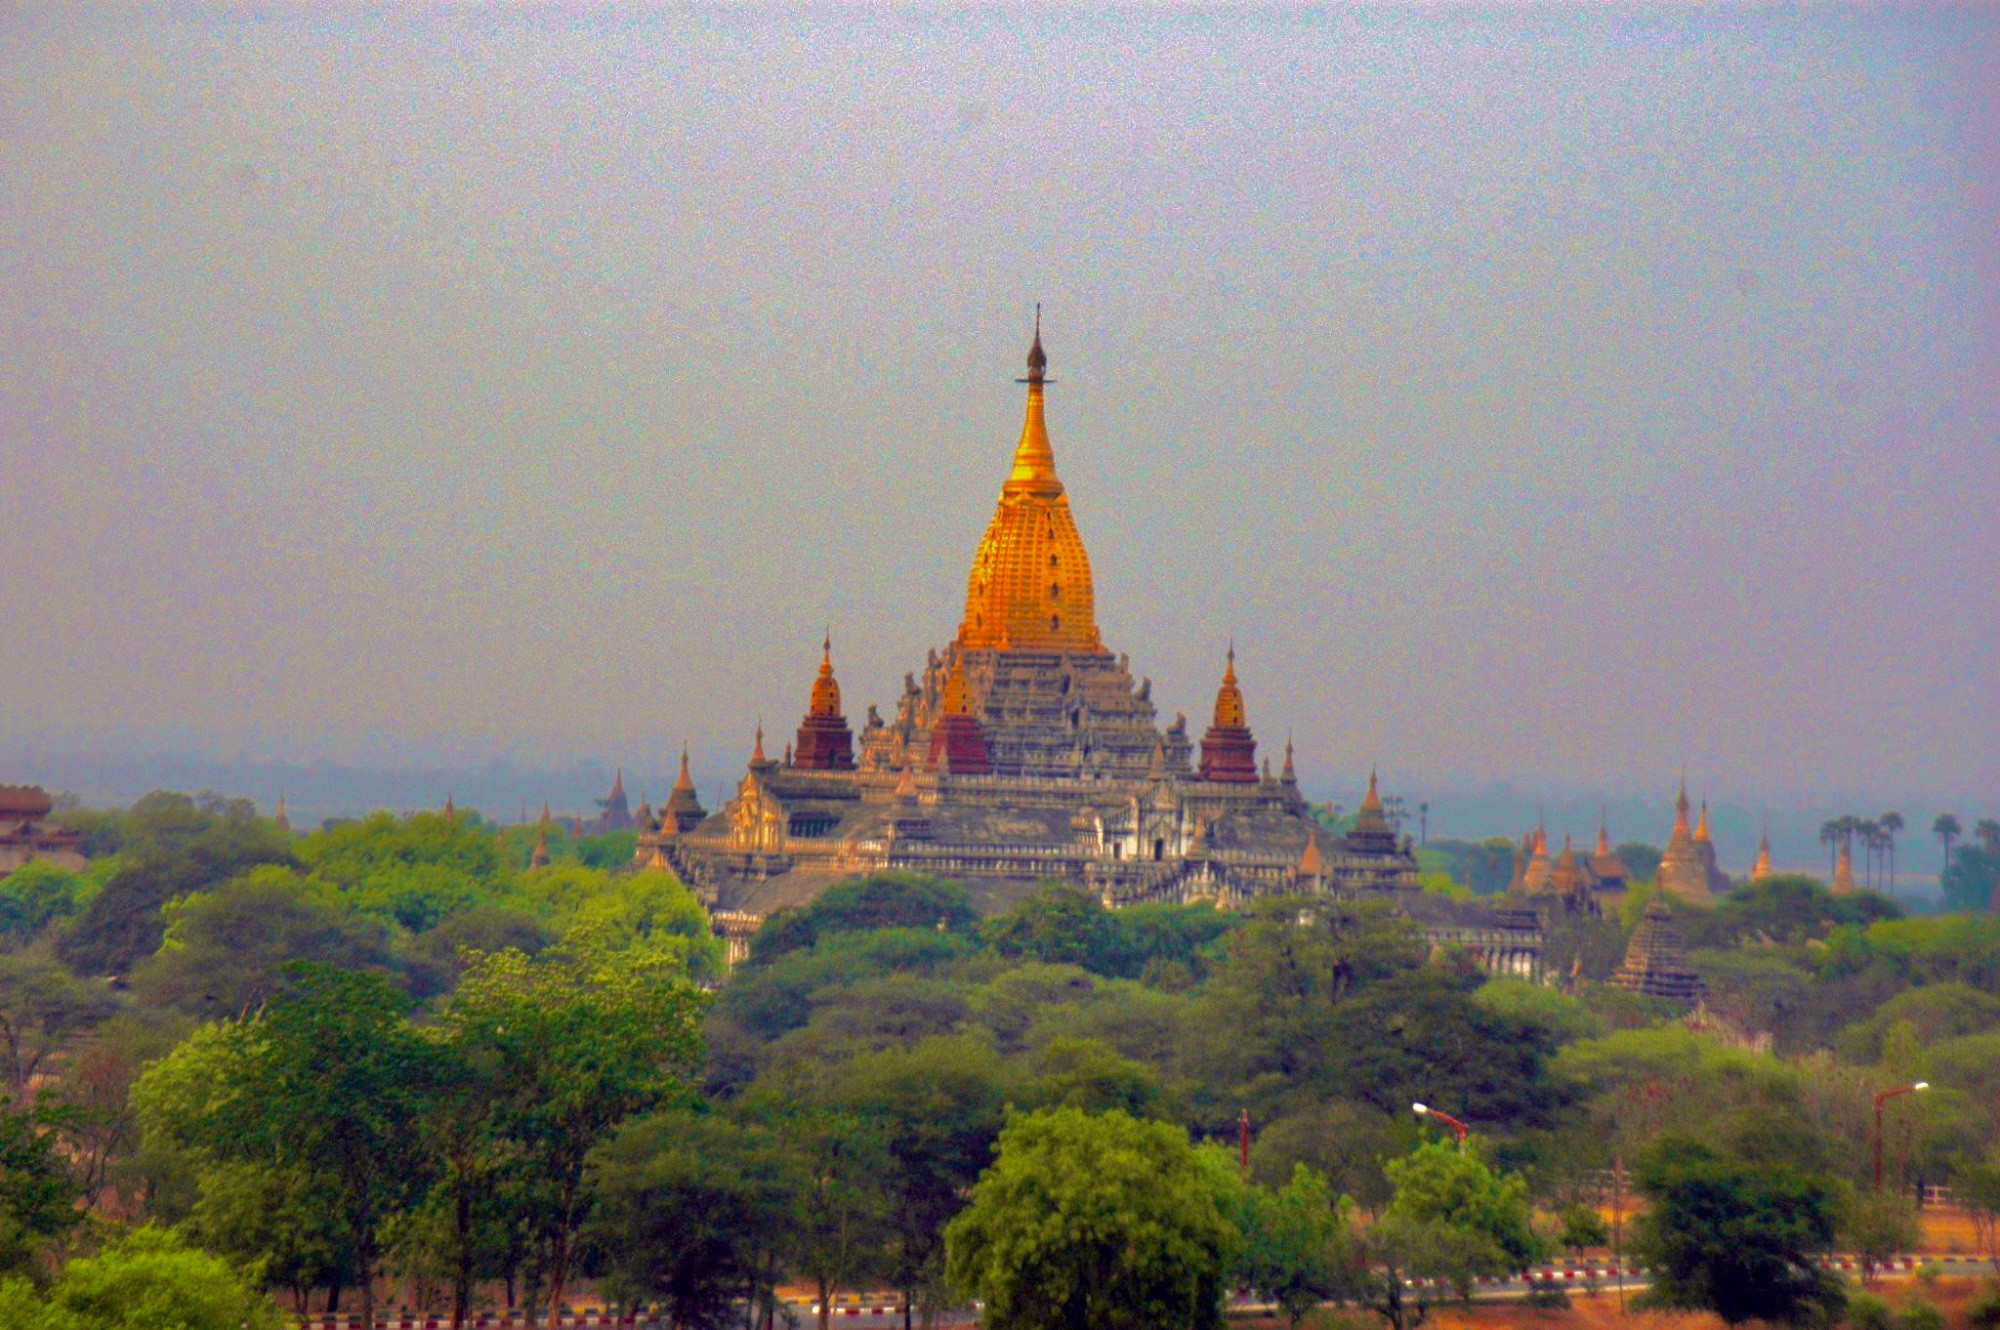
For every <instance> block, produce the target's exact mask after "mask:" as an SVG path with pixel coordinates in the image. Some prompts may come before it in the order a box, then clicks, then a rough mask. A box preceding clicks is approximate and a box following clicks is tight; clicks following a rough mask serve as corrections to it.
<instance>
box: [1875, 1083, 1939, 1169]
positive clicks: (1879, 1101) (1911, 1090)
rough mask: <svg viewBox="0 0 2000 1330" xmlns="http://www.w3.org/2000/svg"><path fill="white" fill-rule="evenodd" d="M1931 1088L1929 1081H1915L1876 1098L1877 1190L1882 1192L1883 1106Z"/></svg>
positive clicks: (1884, 1092) (1879, 1094) (1887, 1091)
mask: <svg viewBox="0 0 2000 1330" xmlns="http://www.w3.org/2000/svg"><path fill="white" fill-rule="evenodd" d="M1930 1088H1931V1083H1930V1082H1929V1081H1913V1082H1912V1083H1910V1084H1909V1085H1899V1086H1897V1087H1896V1088H1895V1089H1893V1090H1883V1091H1880V1092H1879V1093H1877V1094H1876V1096H1875V1190H1876V1191H1881V1190H1882V1105H1884V1104H1886V1103H1888V1102H1889V1101H1890V1100H1891V1099H1894V1098H1896V1097H1897V1096H1899V1095H1906V1094H1915V1093H1916V1092H1917V1091H1919V1090H1928V1089H1930Z"/></svg>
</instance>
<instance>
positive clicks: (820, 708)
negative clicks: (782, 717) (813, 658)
mask: <svg viewBox="0 0 2000 1330" xmlns="http://www.w3.org/2000/svg"><path fill="white" fill-rule="evenodd" d="M806 710H807V712H808V713H809V714H811V715H814V716H838V715H839V714H840V685H839V684H838V683H836V682H834V678H833V634H832V633H828V634H827V635H826V640H825V641H824V642H822V643H821V644H820V654H819V678H817V679H814V680H813V686H812V701H811V702H810V703H808V704H807V707H806Z"/></svg>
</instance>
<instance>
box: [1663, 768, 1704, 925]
mask: <svg viewBox="0 0 2000 1330" xmlns="http://www.w3.org/2000/svg"><path fill="white" fill-rule="evenodd" d="M1657 881H1658V884H1659V888H1660V890H1661V891H1665V892H1670V893H1672V894H1673V895H1674V896H1677V897H1679V898H1680V899H1681V900H1684V901H1687V902H1689V903H1690V904H1694V905H1711V904H1713V903H1714V901H1715V896H1714V894H1713V893H1712V892H1711V891H1710V890H1709V887H1708V865H1707V863H1705V862H1704V861H1703V859H1702V855H1701V848H1700V846H1698V845H1696V844H1695V839H1694V832H1693V831H1692V830H1691V829H1690V828H1689V826H1688V796H1687V779H1686V778H1685V777H1683V778H1682V779H1681V790H1680V794H1679V796H1678V797H1677V798H1676V799H1675V800H1674V830H1673V834H1672V835H1671V836H1669V837H1667V848H1666V851H1665V853H1663V854H1661V856H1660V870H1659V876H1658V879H1657Z"/></svg>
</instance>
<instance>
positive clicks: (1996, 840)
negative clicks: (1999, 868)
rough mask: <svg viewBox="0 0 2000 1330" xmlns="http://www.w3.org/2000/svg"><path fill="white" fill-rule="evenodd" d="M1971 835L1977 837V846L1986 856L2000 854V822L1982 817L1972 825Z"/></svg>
mask: <svg viewBox="0 0 2000 1330" xmlns="http://www.w3.org/2000/svg"><path fill="white" fill-rule="evenodd" d="M1972 834H1973V835H1975V836H1977V837H1979V844H1980V845H1981V846H1982V847H1983V848H1984V849H1985V850H1986V852H1987V853H1988V854H2000V822H1995V821H1994V820H1993V819H1992V818H1990V817H1982V818H1980V819H1979V820H1978V821H1977V822H1974V823H1973V824H1972Z"/></svg>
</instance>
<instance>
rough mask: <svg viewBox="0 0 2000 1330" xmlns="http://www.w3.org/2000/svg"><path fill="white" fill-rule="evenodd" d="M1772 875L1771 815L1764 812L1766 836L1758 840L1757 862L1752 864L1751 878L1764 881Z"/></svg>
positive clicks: (1755, 880)
mask: <svg viewBox="0 0 2000 1330" xmlns="http://www.w3.org/2000/svg"><path fill="white" fill-rule="evenodd" d="M1770 876H1771V815H1770V814H1769V813H1766V814H1764V838H1763V839H1762V840H1760V841H1758V842H1757V862H1756V863H1755V864H1753V865H1751V868H1750V880H1751V881H1752V882H1762V881H1763V880H1764V879H1765V878H1767V877H1770Z"/></svg>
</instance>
